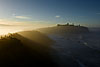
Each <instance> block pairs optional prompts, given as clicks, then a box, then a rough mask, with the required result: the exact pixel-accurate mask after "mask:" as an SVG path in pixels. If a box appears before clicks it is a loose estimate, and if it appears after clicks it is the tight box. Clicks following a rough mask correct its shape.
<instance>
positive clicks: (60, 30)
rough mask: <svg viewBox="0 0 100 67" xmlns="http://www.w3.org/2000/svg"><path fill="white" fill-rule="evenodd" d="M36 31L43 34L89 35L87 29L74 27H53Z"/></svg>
mask: <svg viewBox="0 0 100 67" xmlns="http://www.w3.org/2000/svg"><path fill="white" fill-rule="evenodd" d="M38 31H40V32H42V33H45V34H73V33H74V34H80V33H89V30H88V28H87V27H84V26H74V25H57V26H54V27H48V28H40V29H38Z"/></svg>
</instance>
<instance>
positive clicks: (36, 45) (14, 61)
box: [0, 31, 55, 67]
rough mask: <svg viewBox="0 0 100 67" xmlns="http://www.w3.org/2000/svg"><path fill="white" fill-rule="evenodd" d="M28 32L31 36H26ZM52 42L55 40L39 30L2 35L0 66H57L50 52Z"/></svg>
mask: <svg viewBox="0 0 100 67" xmlns="http://www.w3.org/2000/svg"><path fill="white" fill-rule="evenodd" d="M23 33H24V34H23ZM22 34H23V36H22ZM26 34H27V36H29V38H26V37H24V36H26ZM34 37H36V38H38V39H36V38H34ZM30 38H31V39H30ZM32 39H33V40H32ZM51 43H53V40H51V39H50V38H48V37H47V36H45V35H44V34H41V33H39V32H37V31H24V32H20V33H15V34H9V35H7V36H4V37H1V39H0V66H7V67H8V66H27V67H29V66H30V65H31V66H34V67H38V66H46V67H55V64H54V62H53V61H52V58H51V56H50V54H49V52H50V50H51V48H50V46H51V45H52V44H51Z"/></svg>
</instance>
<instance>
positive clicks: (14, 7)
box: [0, 0, 100, 28]
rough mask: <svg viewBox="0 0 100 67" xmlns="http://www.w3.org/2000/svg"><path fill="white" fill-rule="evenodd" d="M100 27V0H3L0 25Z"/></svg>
mask: <svg viewBox="0 0 100 67" xmlns="http://www.w3.org/2000/svg"><path fill="white" fill-rule="evenodd" d="M58 23H60V24H64V23H74V24H76V25H77V24H81V25H83V26H88V27H100V0H0V26H5V25H9V26H21V27H28V26H29V27H36V28H38V27H43V26H52V25H55V24H58Z"/></svg>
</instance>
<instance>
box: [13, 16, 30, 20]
mask: <svg viewBox="0 0 100 67" xmlns="http://www.w3.org/2000/svg"><path fill="white" fill-rule="evenodd" d="M15 18H17V19H31V18H30V17H26V16H15Z"/></svg>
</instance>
